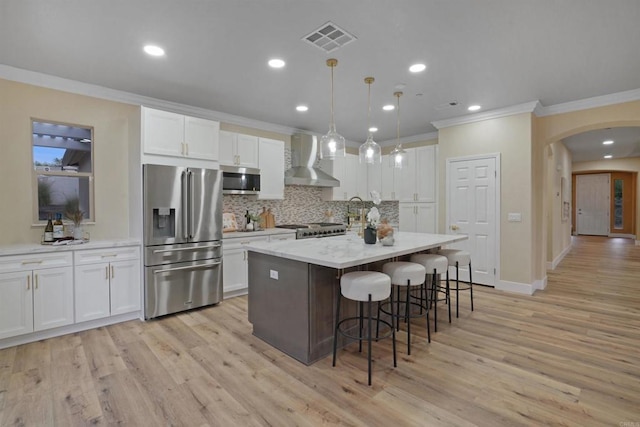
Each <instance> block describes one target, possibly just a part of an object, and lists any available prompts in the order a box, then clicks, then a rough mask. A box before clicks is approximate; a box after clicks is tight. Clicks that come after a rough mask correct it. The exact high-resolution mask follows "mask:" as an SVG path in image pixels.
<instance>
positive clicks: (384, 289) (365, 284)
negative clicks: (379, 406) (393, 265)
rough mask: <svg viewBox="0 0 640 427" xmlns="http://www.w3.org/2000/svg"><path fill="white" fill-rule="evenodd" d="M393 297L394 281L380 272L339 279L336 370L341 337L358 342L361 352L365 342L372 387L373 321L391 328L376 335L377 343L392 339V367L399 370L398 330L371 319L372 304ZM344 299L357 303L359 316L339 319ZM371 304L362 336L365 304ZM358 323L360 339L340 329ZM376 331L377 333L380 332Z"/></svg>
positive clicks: (362, 273)
mask: <svg viewBox="0 0 640 427" xmlns="http://www.w3.org/2000/svg"><path fill="white" fill-rule="evenodd" d="M390 295H391V280H390V279H389V276H387V275H386V274H383V273H380V272H377V271H353V272H351V273H346V274H344V275H343V276H342V277H341V278H340V293H338V296H337V298H336V300H337V303H336V322H335V325H336V327H335V331H334V334H333V366H336V353H337V350H338V333H340V334H341V335H343V336H345V337H347V338H351V339H355V340H358V341H359V351H362V341H364V340H366V341H367V344H368V349H367V352H368V355H367V356H368V366H369V385H371V341H372V339H373V321H375V322H376V325H378V328H379V324H380V322H382V323H383V324H385V325H387V326H388V327H389V329H390V330H389V333H388V334H386V335H384V336H382V337H380V336H378V333H377V332H376V338H375V339H376V341H377V340H378V339H379V338H386V337H388V336H391V337H392V342H393V367H394V368H395V367H396V366H398V364H397V359H396V330H395V328H394V327H393V325H392V324H391V323H389V322H387V321H386V320H381V319H380V318H379V316H376V317H372V314H371V313H372V304H371V303H372V302H378V304H379V302H380V301H384V300H386V299H387V298H389V296H390ZM342 297H345V298H347V299H350V300H353V301H358V302H359V303H360V304H359V307H358V308H359V315H358V316H352V317H347V318H345V319H342V320H341V319H340V300H341V298H342ZM365 302H367V303H368V316H367V328H366V329H367V332H366V334H364V335H363V326H364V325H363V311H364V303H365ZM353 320H358V321H359V331H358V334H357V335H354V334H351V333H349V331H345V330H344V329H343V328H341V325H342V324H344V323H345V322H348V321H353ZM378 328H377V329H378Z"/></svg>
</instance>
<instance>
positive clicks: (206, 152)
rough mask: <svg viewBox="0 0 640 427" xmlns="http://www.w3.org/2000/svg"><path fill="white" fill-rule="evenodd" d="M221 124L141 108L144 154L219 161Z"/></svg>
mask: <svg viewBox="0 0 640 427" xmlns="http://www.w3.org/2000/svg"><path fill="white" fill-rule="evenodd" d="M219 131H220V123H218V122H216V121H212V120H206V119H200V118H196V117H189V116H183V115H182V114H176V113H171V112H168V111H161V110H154V109H152V108H146V107H142V148H143V151H144V153H145V154H157V155H162V156H172V157H184V158H191V159H201V160H214V161H215V160H218V134H219Z"/></svg>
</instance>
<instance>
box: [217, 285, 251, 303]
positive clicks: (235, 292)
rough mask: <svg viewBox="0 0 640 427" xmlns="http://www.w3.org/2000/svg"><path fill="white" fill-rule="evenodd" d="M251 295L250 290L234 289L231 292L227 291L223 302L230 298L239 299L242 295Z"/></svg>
mask: <svg viewBox="0 0 640 427" xmlns="http://www.w3.org/2000/svg"><path fill="white" fill-rule="evenodd" d="M248 293H249V288H246V287H245V288H239V289H233V290H230V291H227V292H225V293H224V295H223V296H222V300H223V301H224V300H226V299H229V298H233V297H239V296H242V295H247V294H248Z"/></svg>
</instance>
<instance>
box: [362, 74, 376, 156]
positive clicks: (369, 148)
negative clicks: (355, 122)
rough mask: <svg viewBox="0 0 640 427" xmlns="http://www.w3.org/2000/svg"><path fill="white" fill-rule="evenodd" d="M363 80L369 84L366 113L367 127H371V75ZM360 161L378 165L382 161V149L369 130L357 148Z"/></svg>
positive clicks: (372, 80)
mask: <svg viewBox="0 0 640 427" xmlns="http://www.w3.org/2000/svg"><path fill="white" fill-rule="evenodd" d="M364 82H365V83H366V84H367V86H369V100H368V108H369V110H368V113H367V129H371V83H373V82H374V78H373V77H365V79H364ZM358 153H359V156H358V157H359V159H360V163H364V164H367V165H379V164H380V163H382V149H381V148H380V146H379V145H378V144H377V143H376V142H375V141H374V140H373V135H372V133H371V131H369V134H368V135H367V140H366V141H365V142H364V144H362V145H361V146H360V148H359V149H358Z"/></svg>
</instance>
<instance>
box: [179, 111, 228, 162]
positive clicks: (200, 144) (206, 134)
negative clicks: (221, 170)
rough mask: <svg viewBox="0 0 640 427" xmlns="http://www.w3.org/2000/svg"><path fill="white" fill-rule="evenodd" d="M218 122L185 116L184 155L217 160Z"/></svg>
mask: <svg viewBox="0 0 640 427" xmlns="http://www.w3.org/2000/svg"><path fill="white" fill-rule="evenodd" d="M219 132H220V124H219V123H218V122H214V121H213V120H205V119H199V118H196V117H185V119H184V142H185V144H187V145H186V148H185V155H186V156H188V157H190V158H192V159H204V160H218V133H219Z"/></svg>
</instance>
